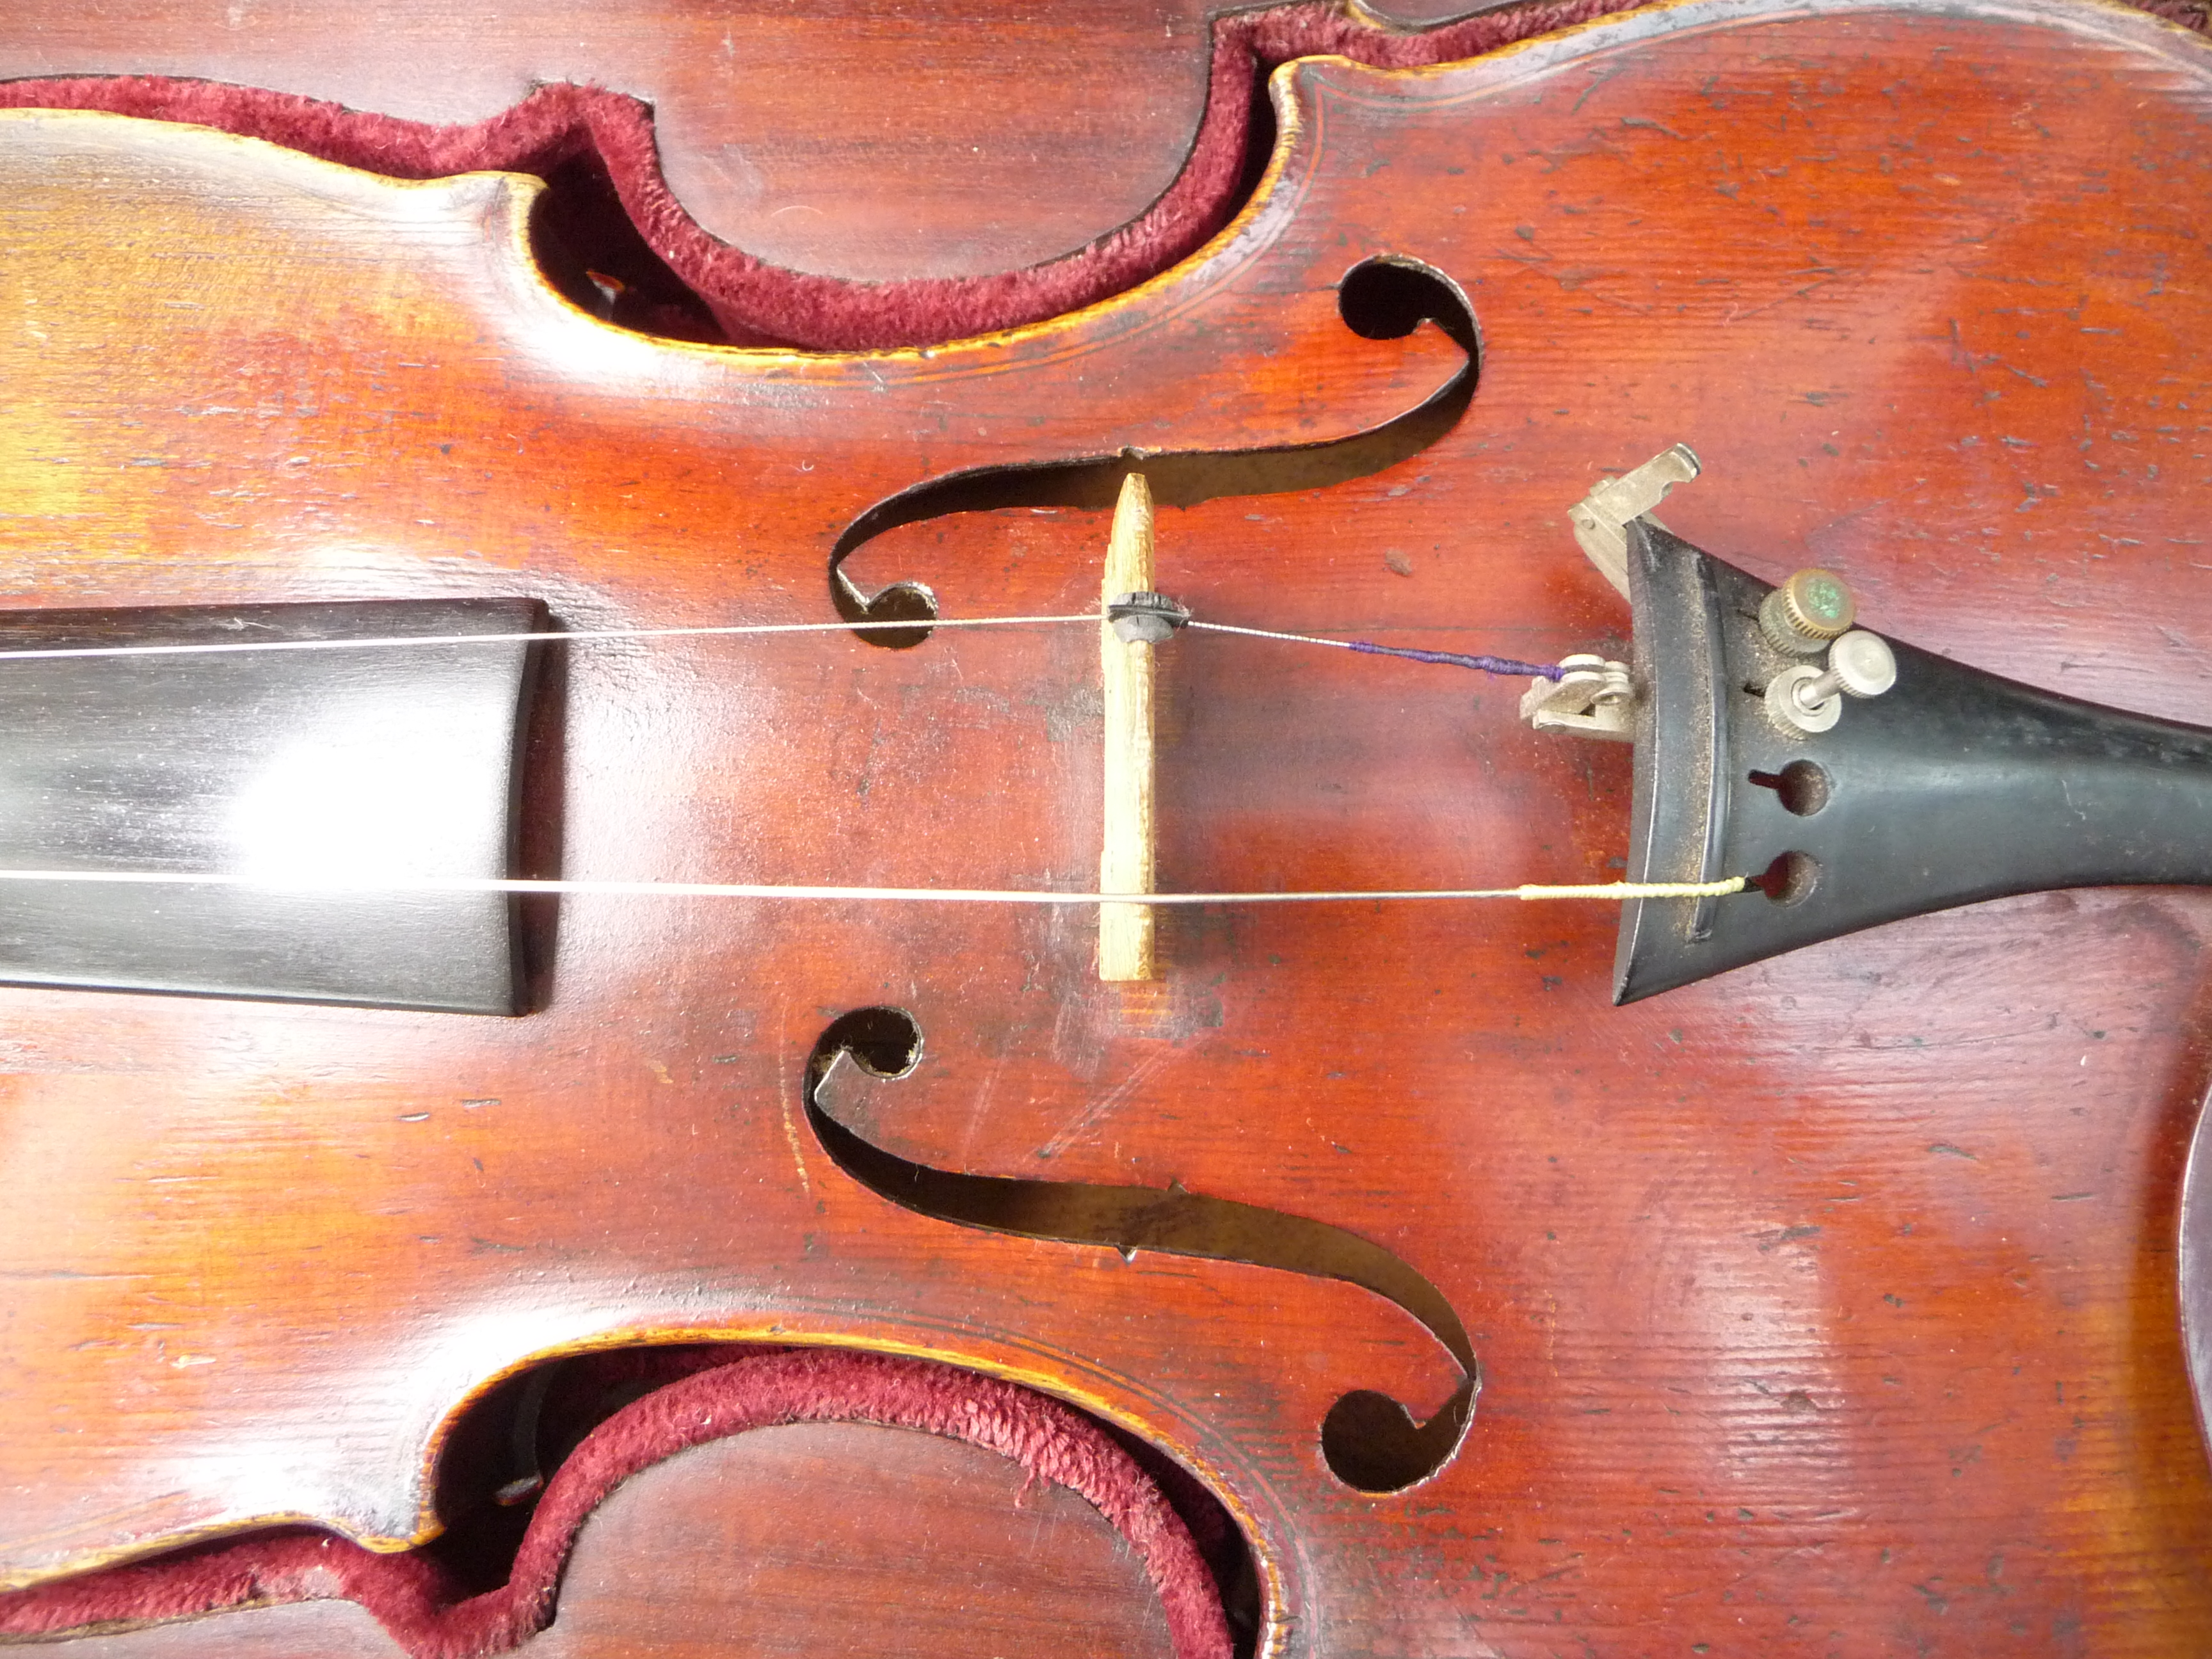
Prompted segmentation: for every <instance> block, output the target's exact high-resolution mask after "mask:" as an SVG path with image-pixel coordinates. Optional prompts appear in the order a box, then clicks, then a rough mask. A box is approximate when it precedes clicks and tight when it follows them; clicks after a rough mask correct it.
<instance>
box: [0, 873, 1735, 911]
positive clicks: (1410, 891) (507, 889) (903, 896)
mask: <svg viewBox="0 0 2212 1659" xmlns="http://www.w3.org/2000/svg"><path fill="white" fill-rule="evenodd" d="M11 881H12V882H26V883H28V882H88V883H98V884H106V885H115V886H161V887H254V888H268V889H272V890H280V891H285V892H327V893H371V894H374V893H459V894H498V893H514V894H533V893H552V894H563V895H574V896H592V897H609V896H611V897H623V898H737V899H809V900H832V901H841V900H855V901H862V902H878V901H895V902H915V903H935V904H1086V905H1087V904H1183V905H1191V904H1346V903H1360V902H1384V901H1393V902H1395V901H1400V900H1421V899H1529V900H1535V899H1600V900H1620V901H1626V900H1629V899H1668V898H1724V897H1726V896H1729V894H1732V893H1741V892H1742V891H1744V890H1746V889H1747V888H1748V887H1749V886H1750V881H1749V879H1748V878H1746V877H1743V876H1730V877H1729V878H1726V879H1724V880H1721V881H1613V882H1593V883H1586V884H1565V885H1558V884H1545V883H1539V882H1525V883H1523V884H1521V885H1520V886H1518V887H1450V888H1426V887H1420V888H1385V889H1381V890H1374V891H1359V892H1352V891H1346V892H1298V893H1280V892H1274V893H1067V892H1060V891H1057V890H1037V889H1021V888H989V887H823V886H804V885H787V884H780V883H769V882H736V881H589V880H586V881H556V880H537V879H532V878H515V877H501V876H391V877H382V876H374V875H367V874H362V875H349V876H310V875H299V876H287V875H257V874H253V873H251V872H243V871H191V870H0V882H11Z"/></svg>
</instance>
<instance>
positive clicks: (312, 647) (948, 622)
mask: <svg viewBox="0 0 2212 1659" xmlns="http://www.w3.org/2000/svg"><path fill="white" fill-rule="evenodd" d="M1111 619H1112V618H1111V617H1110V615H1109V613H1108V612H1106V611H1083V612H1080V613H1079V614H1077V615H1074V616H1041V617H935V618H927V619H925V618H920V617H917V618H915V619H912V620H909V621H905V622H811V623H727V624H722V625H718V626H701V627H689V628H587V629H574V630H573V631H570V632H567V633H557V632H553V631H550V630H541V631H538V632H534V633H527V634H380V635H374V636H360V637H353V636H349V637H344V638H339V639H318V640H220V641H202V642H198V643H195V644H190V645H62V646H25V647H9V648H6V649H0V662H4V661H31V660H38V661H52V660H54V659H58V658H78V657H211V656H227V655H232V654H235V653H242V652H252V651H368V650H386V649H390V648H392V647H396V646H421V645H516V644H523V643H526V642H529V641H539V640H544V641H564V640H667V639H687V638H688V639H697V638H714V637H729V636H732V635H764V634H848V633H871V632H884V631H890V630H896V629H909V630H911V629H939V628H1030V627H1048V626H1054V625H1058V624H1063V623H1094V624H1095V623H1105V622H1109V621H1110V620H1111ZM1182 626H1183V627H1186V628H1196V629H1204V630H1205V631H1206V632H1207V633H1211V634H1242V635H1246V636H1247V637H1249V638H1251V639H1255V640H1285V641H1290V642H1291V643H1292V644H1294V645H1327V646H1334V647H1336V648H1337V649H1339V650H1340V651H1358V652H1360V653H1364V654H1366V655H1369V656H1376V657H1403V658H1405V659H1407V660H1409V661H1413V662H1426V663H1442V664H1445V665H1449V666H1452V667H1455V668H1474V669H1480V671H1482V672H1484V673H1486V674H1504V675H1512V676H1516V677H1520V678H1534V679H1550V680H1556V679H1558V678H1559V677H1560V675H1561V674H1563V673H1564V672H1565V670H1564V669H1562V668H1561V667H1560V666H1559V665H1558V664H1557V663H1534V662H1522V661H1519V660H1517V659H1515V658H1512V657H1491V656H1482V655H1470V654H1468V653H1465V652H1460V651H1423V650H1418V649H1416V648H1414V647H1411V646H1403V645H1377V644H1376V643H1374V642H1373V641H1369V640H1333V639H1328V638H1324V637H1323V636H1322V635H1318V634H1288V633H1283V632H1280V631H1279V630H1276V629H1267V628H1242V627H1238V626H1237V625H1235V624H1234V623H1218V622H1200V621H1199V620H1198V619H1197V618H1195V617H1189V618H1186V619H1185V620H1184V621H1183V623H1182Z"/></svg>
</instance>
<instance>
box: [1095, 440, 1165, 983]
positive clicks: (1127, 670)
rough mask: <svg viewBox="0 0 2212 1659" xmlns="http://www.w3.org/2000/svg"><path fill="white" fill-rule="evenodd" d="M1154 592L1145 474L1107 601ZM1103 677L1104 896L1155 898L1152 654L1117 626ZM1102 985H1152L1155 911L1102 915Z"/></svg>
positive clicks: (1108, 635)
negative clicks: (1119, 635) (1127, 640)
mask: <svg viewBox="0 0 2212 1659" xmlns="http://www.w3.org/2000/svg"><path fill="white" fill-rule="evenodd" d="M1151 591H1152V487H1151V486H1150V485H1148V484H1147V483H1146V482H1145V480H1144V477H1143V475H1142V474H1140V473H1136V472H1132V473H1131V474H1129V476H1128V477H1126V478H1124V479H1123V480H1122V481H1121V500H1120V501H1118V502H1116V503H1115V507H1114V530H1113V534H1112V536H1111V537H1110V538H1109V540H1108V542H1107V544H1106V580H1105V585H1104V591H1103V599H1104V602H1105V603H1106V604H1107V605H1111V604H1112V603H1113V602H1114V601H1115V599H1119V598H1121V595H1122V594H1124V593H1146V592H1151ZM1098 658H1099V662H1098V665H1099V675H1100V680H1101V684H1102V686H1103V690H1104V693H1105V720H1106V790H1105V802H1106V813H1105V819H1106V822H1105V835H1104V840H1103V849H1102V851H1101V852H1100V854H1099V857H1098V890H1099V891H1100V892H1102V893H1149V892H1151V891H1152V887H1153V871H1152V864H1153V839H1152V647H1151V646H1150V645H1147V644H1145V643H1143V642H1142V641H1139V642H1138V643H1135V644H1126V643H1124V642H1123V641H1121V640H1120V639H1117V638H1116V637H1115V634H1114V627H1113V624H1112V623H1103V624H1102V625H1101V626H1100V629H1099V644H1098ZM1098 977H1099V978H1100V979H1102V980H1143V979H1150V978H1152V906H1151V905H1149V904H1102V905H1100V906H1099V907H1098Z"/></svg>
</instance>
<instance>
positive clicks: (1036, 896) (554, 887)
mask: <svg viewBox="0 0 2212 1659" xmlns="http://www.w3.org/2000/svg"><path fill="white" fill-rule="evenodd" d="M1107 621H1109V615H1108V613H1106V612H1105V611H1084V612H1081V613H1079V614H1077V615H1073V616H1067V615H1052V616H1024V617H950V618H948V617H934V618H930V619H927V620H923V619H913V620H907V621H898V622H845V621H838V622H820V623H731V624H722V625H715V626H695V627H676V628H603V629H576V630H574V631H568V632H551V631H538V632H531V633H506V634H495V633H477V634H394V635H376V636H373V637H363V636H350V637H345V638H338V639H309V640H302V639H283V640H225V641H203V642H197V643H192V644H182V645H143V644H141V645H95V646H34V647H15V648H8V649H0V662H4V661H23V660H45V661H52V660H53V659H64V658H66V659H76V658H89V657H187V656H221V655H233V654H238V653H247V652H264V651H366V650H374V649H391V648H394V647H414V646H431V645H513V644H521V643H526V642H529V641H570V640H653V639H679V638H702V637H727V636H732V635H770V634H833V633H835V634H842V633H848V632H852V633H861V632H868V631H871V630H882V629H917V628H926V629H939V628H1018V627H1035V626H1054V625H1060V624H1067V623H1085V624H1091V625H1094V626H1095V625H1097V624H1099V623H1105V622H1107ZM1185 625H1186V626H1188V627H1192V628H1198V629H1206V630H1207V631H1209V632H1212V633H1218V634H1243V635H1249V636H1250V637H1252V638H1255V639H1267V640H1283V641H1291V642H1293V643H1296V644H1301V645H1326V646H1334V647H1338V648H1340V649H1342V650H1347V651H1358V652H1363V653H1370V654H1373V655H1378V656H1391V657H1405V658H1410V659H1413V660H1414V661H1418V662H1430V663H1444V664H1449V665H1454V666H1459V667H1467V668H1475V669H1480V670H1482V671H1485V672H1487V673H1492V674H1510V675H1517V676H1528V677H1534V678H1550V679H1557V678H1559V675H1560V673H1561V670H1560V669H1559V667H1558V665H1553V664H1538V663H1524V662H1518V661H1516V660H1514V659H1511V658H1505V657H1489V656H1471V655H1467V654H1464V653H1459V652H1450V651H1421V650H1414V649H1412V648H1408V647H1396V646H1386V645H1375V644H1371V643H1370V642H1368V641H1361V640H1334V639H1326V638H1322V637H1321V636H1319V635H1312V634H1291V633H1282V632H1277V631H1273V630H1271V629H1259V628H1242V627H1237V626H1235V625H1233V624H1231V623H1210V622H1199V621H1196V620H1189V621H1188V622H1187V623H1186V624H1185ZM0 882H21V883H33V882H77V883H98V884H107V885H150V886H218V887H262V888H274V889H279V890H291V891H298V890H307V891H315V892H380V893H479V894H492V893H509V894H538V893H550V894H572V895H577V896H585V895H594V896H609V895H617V896H636V897H660V898H744V899H769V900H774V899H805V900H816V901H832V902H836V901H845V900H854V901H904V902H921V903H951V904H1044V905H1053V904H1058V905H1066V904H1084V905H1089V904H1181V905H1193V904H1294V903H1304V904H1326V903H1349V902H1395V901H1403V900H1435V899H1507V898H1510V899H1598V900H1611V901H1626V900H1630V899H1659V898H1717V897H1722V896H1726V895H1728V894H1731V893H1739V892H1741V891H1742V890H1744V888H1745V886H1746V881H1745V878H1742V877H1741V876H1738V877H1734V878H1729V879H1728V880H1724V881H1709V882H1605V883H1592V884H1580V885H1576V884H1569V885H1564V886H1562V885H1546V884H1541V883H1524V884H1522V885H1520V886H1517V887H1467V888H1433V889H1431V888H1421V889H1408V888H1397V889H1383V890H1373V891H1340V892H1300V893H1283V892H1261V893H1142V894H1133V893H1070V892H1060V891H1048V890H1018V889H1003V890H1001V889H990V888H928V887H848V886H817V885H793V884H771V883H760V882H689V881H556V880H534V879H528V878H497V877H476V876H404V877H377V876H370V875H355V876H334V877H321V876H317V877H295V876H264V875H256V874H252V873H247V872H226V871H168V870H0Z"/></svg>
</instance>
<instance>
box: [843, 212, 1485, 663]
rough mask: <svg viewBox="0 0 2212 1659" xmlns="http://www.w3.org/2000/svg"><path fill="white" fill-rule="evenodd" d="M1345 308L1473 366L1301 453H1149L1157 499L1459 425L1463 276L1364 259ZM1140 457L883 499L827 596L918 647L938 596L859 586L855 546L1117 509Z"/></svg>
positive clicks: (1470, 335) (905, 586) (1468, 324)
mask: <svg viewBox="0 0 2212 1659" xmlns="http://www.w3.org/2000/svg"><path fill="white" fill-rule="evenodd" d="M1337 313H1338V315H1339V316H1340V318H1341V319H1343V322H1344V325H1345V326H1346V328H1348V329H1350V330H1351V331H1352V332H1353V333H1354V334H1357V335H1358V336H1359V337H1361V338H1362V339H1367V340H1392V339H1399V338H1402V337H1404V336H1406V335H1408V334H1410V333H1412V332H1413V331H1414V330H1415V329H1416V328H1418V327H1419V326H1420V325H1421V324H1422V323H1423V322H1432V323H1434V324H1435V325H1437V327H1438V328H1440V329H1442V330H1443V332H1444V333H1445V334H1446V335H1448V336H1449V337H1450V338H1451V339H1452V340H1453V341H1454V342H1455V343H1456V344H1457V345H1458V346H1459V348H1460V349H1462V351H1464V352H1466V353H1467V367H1466V368H1464V369H1462V371H1461V372H1460V374H1458V375H1457V376H1456V377H1455V379H1454V380H1452V382H1451V384H1450V385H1449V386H1446V387H1445V388H1444V389H1443V391H1442V392H1438V393H1437V395H1436V396H1435V397H1433V398H1431V399H1430V400H1429V401H1428V402H1427V403H1425V404H1422V405H1421V406H1420V407H1419V409H1415V410H1408V411H1407V413H1405V414H1403V415H1401V416H1398V417H1397V418H1396V419H1395V420H1393V421H1386V422H1383V425H1381V426H1379V427H1376V428H1375V429H1374V430H1373V431H1371V432H1361V433H1355V434H1354V435H1352V436H1351V437H1349V438H1338V439H1335V440H1333V441H1330V442H1328V443H1325V444H1314V445H1310V446H1308V447H1304V448H1297V449H1249V450H1236V451H1200V452H1196V453H1189V454H1182V455H1149V456H1146V458H1145V459H1144V461H1143V463H1142V470H1143V471H1144V474H1145V478H1146V482H1147V483H1150V484H1151V485H1152V501H1153V504H1154V505H1155V506H1156V507H1195V506H1197V505H1198V504H1199V503H1200V502H1201V501H1215V500H1218V499H1219V498H1221V497H1223V496H1229V495H1279V494H1283V493H1285V492H1288V491H1292V490H1306V489H1327V488H1328V487H1329V486H1331V485H1334V484H1340V483H1350V482H1352V480H1354V479H1357V478H1364V477H1371V476H1373V475H1374V474H1375V473H1377V472H1380V471H1383V470H1384V469H1386V468H1389V467H1393V466H1395V465H1398V464H1399V463H1400V462H1401V461H1404V460H1407V459H1411V458H1412V457H1413V456H1415V455H1418V454H1419V453H1420V452H1421V451H1423V450H1425V449H1426V448H1427V447H1429V446H1430V445H1431V444H1433V443H1434V442H1436V441H1437V439H1439V438H1441V437H1443V435H1444V434H1445V433H1447V432H1449V431H1450V430H1451V429H1452V428H1453V427H1455V426H1456V425H1457V424H1458V423H1459V419H1460V416H1462V415H1463V414H1465V413H1466V412H1467V407H1468V403H1469V402H1470V401H1471V400H1472V399H1473V398H1474V386H1475V381H1476V379H1477V378H1478V376H1479V374H1480V368H1481V355H1482V353H1481V331H1480V329H1479V328H1478V327H1477V325H1476V324H1475V319H1474V311H1473V309H1472V308H1471V307H1469V306H1468V302H1467V297H1466V295H1463V294H1462V293H1461V292H1460V290H1459V289H1458V287H1457V286H1456V285H1455V284H1454V283H1451V282H1449V281H1448V280H1447V279H1446V278H1445V277H1444V276H1443V275H1442V273H1440V272H1438V271H1437V270H1433V269H1431V267H1429V266H1427V265H1425V264H1421V263H1420V262H1419V261H1418V260H1415V259H1408V258H1401V257H1398V256H1396V255H1392V256H1389V257H1386V258H1376V259H1365V260H1362V261H1361V262H1360V263H1359V264H1356V265H1354V266H1352V269H1351V270H1348V271H1346V273H1345V275H1344V276H1343V279H1342V280H1341V281H1340V283H1338V285H1337ZM1137 465H1138V464H1136V463H1134V462H1132V461H1131V460H1129V459H1127V458H1125V457H1121V456H1115V457H1113V458H1111V459H1097V460H1087V461H1066V462H1060V463H1058V464H1055V465H1050V466H1028V467H998V468H993V469H990V470H988V471H978V472H957V473H954V474H953V475H951V477H944V478H937V479H933V480H932V481H931V482H929V483H925V484H920V485H917V486H916V487H915V488H914V489H909V490H908V491H906V492H905V494H903V495H894V496H892V497H891V498H890V500H888V501H880V502H878V503H877V504H876V505H875V506H874V507H871V508H869V509H868V511H867V512H866V513H862V514H861V515H860V517H859V518H858V519H856V520H854V521H853V523H852V525H851V526H850V527H849V528H848V529H847V530H846V532H845V533H844V534H843V535H842V536H840V537H839V538H837V544H836V546H835V547H834V548H833V549H832V550H830V554H829V597H830V600H831V602H832V603H833V604H834V605H836V607H837V614H838V615H839V616H840V617H843V618H844V619H845V620H846V621H847V622H868V623H908V622H910V623H915V626H914V627H912V628H871V629H867V630H866V632H864V633H862V634H861V635H860V638H861V639H863V640H865V641H867V642H868V643H869V644H871V645H875V646H880V647H884V649H886V650H891V651H907V650H911V649H913V648H914V647H915V646H917V645H920V644H921V642H922V641H924V640H927V638H928V637H929V635H930V629H929V627H928V624H929V623H933V622H934V621H935V620H936V619H937V614H938V612H937V599H936V596H935V595H934V594H933V593H932V592H930V591H929V589H928V587H927V586H925V585H924V584H922V583H921V582H915V581H900V582H893V583H891V584H890V585H889V586H884V587H880V588H878V589H876V590H875V591H874V592H862V591H861V589H860V586H858V585H857V584H856V583H855V582H854V580H852V578H851V577H850V576H848V575H847V574H846V573H845V569H844V565H845V561H846V560H847V559H848V558H849V557H851V556H852V555H853V554H854V552H856V551H857V550H859V549H860V548H861V547H863V546H865V545H866V544H868V543H869V542H871V541H872V540H874V539H875V538H877V537H878V536H881V535H883V534H884V533H886V532H890V531H892V530H896V529H898V528H899V527H901V526H904V525H910V524H920V523H921V522H923V521H924V520H930V519H940V518H945V517H947V516H948V515H950V514H951V513H992V512H997V511H999V510H1000V509H1002V508H1006V507H1073V508H1079V509H1087V510H1090V511H1093V512H1098V513H1107V512H1110V511H1112V510H1113V507H1114V502H1115V497H1116V496H1118V495H1120V493H1121V480H1122V478H1123V477H1126V476H1127V474H1128V473H1129V472H1131V471H1134V470H1136V467H1137Z"/></svg>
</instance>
